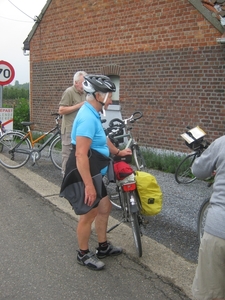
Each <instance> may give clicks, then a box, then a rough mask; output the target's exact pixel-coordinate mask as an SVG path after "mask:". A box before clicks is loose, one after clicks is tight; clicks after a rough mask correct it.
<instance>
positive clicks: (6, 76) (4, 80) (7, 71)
mask: <svg viewBox="0 0 225 300" xmlns="http://www.w3.org/2000/svg"><path fill="white" fill-rule="evenodd" d="M14 77H15V70H14V68H13V66H12V65H11V64H10V63H8V62H7V61H4V60H0V85H7V84H9V83H10V82H12V81H13V79H14Z"/></svg>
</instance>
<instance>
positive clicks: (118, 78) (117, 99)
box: [108, 75, 120, 105]
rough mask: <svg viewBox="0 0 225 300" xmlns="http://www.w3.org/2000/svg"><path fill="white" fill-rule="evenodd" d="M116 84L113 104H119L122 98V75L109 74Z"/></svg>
mask: <svg viewBox="0 0 225 300" xmlns="http://www.w3.org/2000/svg"><path fill="white" fill-rule="evenodd" d="M108 77H109V78H110V79H111V80H112V82H113V83H114V84H115V86H116V92H115V93H113V94H112V101H113V105H119V99H120V77H119V76H117V75H108Z"/></svg>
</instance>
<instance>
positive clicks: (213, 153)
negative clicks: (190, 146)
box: [191, 142, 218, 179]
mask: <svg viewBox="0 0 225 300" xmlns="http://www.w3.org/2000/svg"><path fill="white" fill-rule="evenodd" d="M216 148H217V145H216V143H215V142H214V143H212V144H211V145H210V146H209V147H208V148H207V149H206V150H205V151H204V152H203V153H202V154H201V156H200V157H197V158H196V159H195V161H194V163H193V165H192V168H191V171H192V173H193V174H194V175H195V176H196V177H197V178H199V179H205V178H207V177H210V176H212V173H213V171H214V170H215V169H216V161H217V153H218V151H217V150H216Z"/></svg>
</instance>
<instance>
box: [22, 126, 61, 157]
mask: <svg viewBox="0 0 225 300" xmlns="http://www.w3.org/2000/svg"><path fill="white" fill-rule="evenodd" d="M27 128H28V132H27V134H26V135H25V137H24V139H25V138H29V140H30V142H31V146H32V148H34V145H35V144H36V143H38V142H39V141H41V140H42V139H44V138H45V137H46V136H47V135H49V134H50V133H52V132H54V131H55V130H56V132H55V133H54V134H53V135H52V136H50V137H49V138H48V139H47V141H46V142H44V144H43V145H42V146H40V147H39V148H37V149H35V150H36V151H37V152H41V151H42V150H43V149H44V148H45V147H46V146H47V145H48V144H49V143H50V142H52V141H53V140H54V138H55V137H56V136H57V135H58V134H60V129H59V128H58V126H56V127H55V128H53V129H51V130H50V131H48V132H46V133H44V134H42V135H41V136H39V137H38V138H37V139H35V140H34V139H33V135H32V132H31V130H30V127H29V126H27ZM24 139H23V140H24ZM23 140H22V141H21V143H22V142H23Z"/></svg>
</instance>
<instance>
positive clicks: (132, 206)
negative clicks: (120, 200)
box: [130, 203, 138, 213]
mask: <svg viewBox="0 0 225 300" xmlns="http://www.w3.org/2000/svg"><path fill="white" fill-rule="evenodd" d="M130 212H131V213H136V212H138V206H137V204H136V203H135V204H132V203H130Z"/></svg>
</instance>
